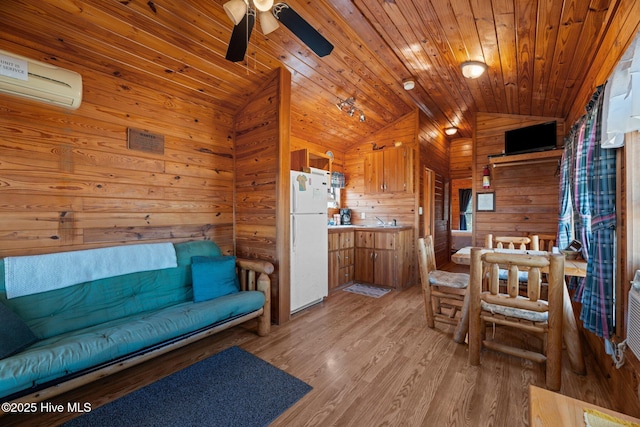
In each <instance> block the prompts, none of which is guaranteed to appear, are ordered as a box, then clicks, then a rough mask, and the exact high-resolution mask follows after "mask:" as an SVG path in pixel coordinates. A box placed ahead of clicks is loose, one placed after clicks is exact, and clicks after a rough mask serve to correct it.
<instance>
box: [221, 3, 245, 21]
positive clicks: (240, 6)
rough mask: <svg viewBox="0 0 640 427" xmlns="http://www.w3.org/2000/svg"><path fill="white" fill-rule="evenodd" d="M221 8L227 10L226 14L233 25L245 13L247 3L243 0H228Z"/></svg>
mask: <svg viewBox="0 0 640 427" xmlns="http://www.w3.org/2000/svg"><path fill="white" fill-rule="evenodd" d="M222 8H223V9H224V11H225V12H227V16H228V17H229V19H231V22H233V25H238V24H239V23H240V21H242V18H244V15H245V14H246V13H247V8H248V4H247V2H246V1H245V0H229V1H228V2H226V3H225V4H224V5H223V6H222Z"/></svg>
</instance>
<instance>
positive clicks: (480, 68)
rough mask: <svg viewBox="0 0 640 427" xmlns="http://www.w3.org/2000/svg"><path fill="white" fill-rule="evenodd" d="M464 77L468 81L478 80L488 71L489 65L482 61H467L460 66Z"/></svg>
mask: <svg viewBox="0 0 640 427" xmlns="http://www.w3.org/2000/svg"><path fill="white" fill-rule="evenodd" d="M460 69H461V70H462V75H463V76H465V77H466V78H468V79H477V78H478V77H480V76H481V75H482V74H484V72H485V71H486V70H487V64H485V63H484V62H480V61H467V62H463V63H462V64H460Z"/></svg>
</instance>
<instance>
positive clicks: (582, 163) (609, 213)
mask: <svg viewBox="0 0 640 427" xmlns="http://www.w3.org/2000/svg"><path fill="white" fill-rule="evenodd" d="M603 92H604V85H603V86H600V87H598V89H597V90H596V92H595V94H594V95H593V97H592V99H591V101H590V102H589V104H588V105H587V108H586V109H587V114H586V115H585V116H583V117H582V118H580V120H579V121H578V122H577V123H576V124H575V125H574V127H573V129H572V130H571V133H570V134H569V137H568V138H567V141H565V151H564V155H563V160H562V168H561V182H560V214H559V222H558V246H559V247H560V248H564V247H566V246H567V245H568V244H569V242H570V241H571V235H572V233H571V231H572V230H570V222H571V221H570V219H571V205H573V222H574V230H573V231H574V233H573V236H575V238H576V239H577V240H579V241H580V242H582V256H583V258H584V259H585V260H587V277H586V278H581V279H580V280H572V281H571V284H570V286H569V287H570V288H571V289H576V293H575V295H574V299H575V300H576V301H579V302H581V303H582V308H581V310H580V319H581V320H582V321H583V325H584V327H585V329H587V330H589V331H591V332H593V333H594V334H596V335H598V336H600V337H603V338H610V337H611V336H612V335H613V333H614V324H615V319H614V289H615V287H614V283H615V282H614V280H615V255H616V254H615V237H616V234H615V233H616V231H615V228H616V212H615V206H616V153H615V150H608V149H602V146H601V144H600V142H601V138H600V134H601V132H600V130H601V126H602V104H603V100H604V96H603Z"/></svg>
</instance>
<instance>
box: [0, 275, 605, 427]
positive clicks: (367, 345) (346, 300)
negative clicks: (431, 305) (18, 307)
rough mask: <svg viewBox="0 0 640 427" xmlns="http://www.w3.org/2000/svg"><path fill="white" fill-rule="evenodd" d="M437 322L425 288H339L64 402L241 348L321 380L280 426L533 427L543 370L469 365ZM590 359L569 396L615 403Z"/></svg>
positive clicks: (507, 363)
mask: <svg viewBox="0 0 640 427" xmlns="http://www.w3.org/2000/svg"><path fill="white" fill-rule="evenodd" d="M436 325H437V326H436V329H434V330H431V329H429V328H427V327H426V321H425V316H424V310H423V306H422V297H421V293H420V288H419V287H418V286H413V287H411V288H409V289H407V290H405V291H402V292H397V291H392V292H390V293H389V294H387V295H385V296H384V297H382V298H379V299H376V298H371V297H365V296H361V295H355V294H352V293H349V292H342V291H339V292H337V293H336V294H334V295H331V296H330V297H329V298H328V299H327V300H326V301H325V302H324V303H323V304H320V305H317V306H315V307H312V308H310V309H308V310H306V311H305V312H302V313H300V314H298V315H296V316H295V318H294V319H293V320H292V321H291V322H289V323H287V324H285V325H283V326H274V327H273V331H272V333H271V334H270V335H269V336H268V337H262V338H261V337H258V336H257V335H256V334H255V333H254V332H253V330H251V328H250V327H249V326H251V324H247V325H246V326H245V325H243V326H240V327H236V328H233V329H232V330H229V331H224V332H222V333H220V334H218V335H216V336H214V337H211V338H209V339H206V340H202V341H200V342H198V343H195V344H194V345H191V346H190V347H188V348H187V349H182V350H179V351H176V352H174V353H171V354H169V355H165V356H163V357H162V358H160V359H159V360H158V359H157V360H155V361H153V362H151V363H149V364H146V365H144V366H141V367H136V368H131V369H130V370H129V371H125V372H122V373H119V374H116V375H113V376H111V377H109V378H107V379H105V380H103V381H101V382H99V383H95V384H93V385H91V386H87V387H84V388H82V389H79V390H77V391H74V392H71V393H68V394H67V395H64V396H61V397H60V398H58V399H56V401H57V402H61V403H64V404H65V405H66V402H69V401H78V402H91V404H92V406H93V407H94V408H96V407H98V406H99V405H101V404H104V403H106V402H108V401H110V400H113V399H115V398H117V397H118V396H121V395H123V394H126V393H127V392H130V391H132V390H135V389H137V388H139V387H142V386H144V385H145V384H146V383H148V382H149V381H153V379H154V378H157V377H158V376H164V375H168V374H170V373H171V372H173V371H175V370H178V369H181V368H183V367H185V366H188V365H189V364H191V363H194V362H196V361H198V360H201V359H203V358H206V357H208V356H209V355H211V354H214V353H217V352H218V351H220V350H222V349H225V348H228V347H231V346H233V345H239V346H240V347H242V348H243V349H245V350H247V351H249V352H251V353H253V354H254V355H256V356H258V357H261V358H262V359H264V360H266V361H268V362H270V363H271V364H273V365H275V366H277V367H279V368H281V369H283V370H285V371H286V372H288V373H290V374H291V375H294V376H296V377H298V378H300V379H302V380H303V381H306V382H307V383H308V384H310V385H311V386H312V387H313V390H312V391H311V392H310V393H309V394H307V395H306V396H305V397H304V398H303V399H302V400H300V401H299V402H298V403H297V404H296V405H294V406H293V407H291V408H290V409H289V410H288V411H287V412H285V413H284V414H283V415H282V416H280V418H278V419H277V420H276V421H275V422H274V423H273V424H272V425H273V426H329V425H335V426H350V425H352V426H374V425H389V426H401V425H402V426H517V425H522V426H526V425H528V392H527V388H528V385H529V384H535V385H538V386H541V387H544V370H543V367H542V366H539V365H537V364H534V363H532V362H528V361H523V360H520V359H517V358H513V357H509V356H504V355H500V354H498V353H493V352H490V351H484V352H483V354H482V365H481V366H480V367H471V366H469V364H468V362H467V346H466V345H459V344H455V343H454V342H453V341H452V332H453V330H452V327H450V326H443V325H439V324H436ZM498 333H502V331H498ZM520 338H521V337H513V339H520ZM586 357H587V369H588V374H587V375H586V376H579V375H576V374H574V373H572V372H571V370H570V369H569V366H568V362H567V360H566V358H565V361H564V370H563V375H562V390H561V393H562V394H565V395H567V396H570V397H574V398H577V399H581V400H585V401H588V402H591V403H594V404H597V405H600V406H604V407H608V408H611V409H615V408H614V405H613V403H612V402H611V401H610V400H609V398H608V395H609V393H608V392H607V389H606V384H605V382H604V380H603V378H602V377H601V374H600V372H599V371H597V370H595V369H594V365H593V361H592V359H591V356H590V355H589V354H588V353H586ZM69 417H70V415H69V414H62V415H58V416H51V415H48V416H41V415H37V416H33V415H32V416H22V417H14V418H9V417H3V418H0V424H2V425H21V424H24V425H29V426H35V425H47V426H50V425H55V424H58V423H60V422H62V421H64V420H65V419H68V418H69Z"/></svg>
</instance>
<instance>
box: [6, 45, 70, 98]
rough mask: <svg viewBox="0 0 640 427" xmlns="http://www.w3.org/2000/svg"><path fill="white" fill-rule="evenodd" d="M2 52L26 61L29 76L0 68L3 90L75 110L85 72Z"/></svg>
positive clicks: (7, 55) (10, 93)
mask: <svg viewBox="0 0 640 427" xmlns="http://www.w3.org/2000/svg"><path fill="white" fill-rule="evenodd" d="M0 56H4V57H9V58H16V59H18V60H20V61H26V66H27V69H28V78H27V79H26V80H21V79H19V78H15V77H11V76H8V75H4V74H3V73H2V72H0V93H6V94H9V95H14V96H20V97H22V98H28V99H32V100H34V101H39V102H44V103H46V104H52V105H57V106H60V107H64V108H69V109H72V110H75V109H76V108H78V107H79V106H80V103H81V102H82V76H81V75H80V74H78V73H76V72H75V71H70V70H65V69H62V68H59V67H56V66H53V65H50V64H46V63H44V62H40V61H35V60H32V59H29V58H25V57H23V56H20V55H16V54H13V53H9V52H6V51H4V50H0ZM0 59H2V58H0Z"/></svg>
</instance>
